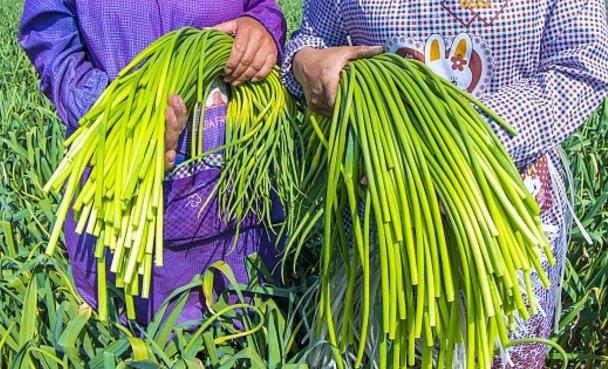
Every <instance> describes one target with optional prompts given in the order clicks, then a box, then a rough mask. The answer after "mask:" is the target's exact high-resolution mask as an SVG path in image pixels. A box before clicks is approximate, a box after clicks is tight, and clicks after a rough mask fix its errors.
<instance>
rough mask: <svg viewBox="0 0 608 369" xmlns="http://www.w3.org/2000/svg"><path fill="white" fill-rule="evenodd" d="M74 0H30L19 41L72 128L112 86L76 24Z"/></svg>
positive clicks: (26, 6)
mask: <svg viewBox="0 0 608 369" xmlns="http://www.w3.org/2000/svg"><path fill="white" fill-rule="evenodd" d="M75 13H76V12H75V6H74V4H73V2H72V0H26V1H25V5H24V11H23V17H22V19H21V24H20V25H19V41H20V42H21V46H22V47H23V49H24V50H25V52H26V53H27V55H28V57H29V58H30V60H31V61H32V63H33V64H34V66H35V67H36V70H37V71H38V73H39V75H40V89H41V90H42V92H44V94H46V95H47V96H48V97H49V98H50V99H51V100H52V101H53V103H54V104H55V106H56V108H57V113H58V114H59V117H60V118H61V119H62V120H63V121H64V122H65V123H66V124H67V126H68V131H73V130H74V129H75V128H76V127H77V126H78V120H79V119H80V118H81V117H82V116H83V115H84V114H85V113H86V112H87V111H88V110H89V109H90V108H91V106H92V105H93V104H94V103H95V100H97V98H98V97H99V96H100V95H101V93H102V92H103V90H104V89H105V88H106V86H107V85H108V76H107V75H106V73H104V72H103V71H101V70H99V69H97V68H95V67H94V66H93V65H92V63H91V62H90V60H89V57H88V55H87V51H86V47H85V45H84V44H83V42H82V37H81V35H80V32H79V30H78V26H77V23H76V14H75Z"/></svg>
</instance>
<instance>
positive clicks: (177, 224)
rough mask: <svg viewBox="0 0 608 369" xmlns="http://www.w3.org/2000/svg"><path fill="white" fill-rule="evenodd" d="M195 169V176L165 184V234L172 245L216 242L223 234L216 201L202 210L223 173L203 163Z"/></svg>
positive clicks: (165, 237) (167, 241)
mask: <svg viewBox="0 0 608 369" xmlns="http://www.w3.org/2000/svg"><path fill="white" fill-rule="evenodd" d="M195 166H196V167H195V169H194V170H193V172H194V174H192V175H190V176H185V177H179V178H177V179H172V180H167V181H165V183H164V189H163V190H164V206H165V209H164V210H165V212H164V216H163V232H164V240H165V243H167V244H169V245H180V244H187V243H192V242H194V241H200V240H204V239H210V238H214V237H217V235H218V233H219V232H220V228H221V227H220V224H221V222H220V219H219V217H218V212H217V202H216V201H215V199H213V200H212V201H211V202H209V203H208V204H207V206H206V207H205V208H204V209H202V207H203V205H204V204H205V202H206V201H207V198H208V197H209V194H210V193H212V191H213V188H214V186H215V184H216V183H217V179H218V176H219V174H220V169H219V168H214V167H207V166H205V165H204V164H203V163H201V164H197V165H195ZM201 209H202V211H201Z"/></svg>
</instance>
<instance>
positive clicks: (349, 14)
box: [282, 0, 608, 369]
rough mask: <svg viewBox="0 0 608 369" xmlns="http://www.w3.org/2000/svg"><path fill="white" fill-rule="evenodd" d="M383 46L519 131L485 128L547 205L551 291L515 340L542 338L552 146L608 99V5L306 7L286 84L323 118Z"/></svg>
mask: <svg viewBox="0 0 608 369" xmlns="http://www.w3.org/2000/svg"><path fill="white" fill-rule="evenodd" d="M349 45H350V46H349ZM353 45H354V46H353ZM384 50H386V51H387V52H391V53H397V54H399V55H402V56H404V57H411V58H416V59H418V60H420V61H422V62H424V63H425V64H427V65H429V66H430V67H431V68H432V69H433V70H434V71H435V72H436V73H438V74H439V75H441V76H442V77H444V78H447V79H448V80H450V81H451V82H452V83H454V84H455V85H457V86H459V87H460V88H462V89H464V90H466V91H468V92H469V93H471V94H472V95H474V96H476V97H478V98H479V99H481V100H482V101H483V102H484V103H485V104H486V105H487V106H488V107H490V108H491V109H492V110H494V111H495V112H496V113H498V114H499V115H500V116H502V117H503V118H504V119H505V120H506V121H507V122H509V123H511V124H512V125H513V126H514V127H515V128H517V129H518V130H519V132H520V135H518V136H516V137H510V136H509V135H508V134H506V133H505V132H504V131H503V130H501V129H499V127H497V126H496V124H495V123H494V122H492V121H488V124H490V125H491V126H492V127H493V128H494V129H495V131H496V133H497V135H498V136H499V138H500V139H501V140H502V142H503V144H504V146H505V147H506V149H507V150H508V152H509V154H510V155H511V157H512V159H513V161H514V162H515V163H516V165H517V166H518V168H520V170H521V173H522V177H523V178H524V182H525V184H526V186H527V187H528V189H529V190H530V191H531V192H532V194H533V195H534V196H535V197H536V199H537V201H538V202H539V205H540V206H541V208H542V210H543V213H542V221H543V229H544V231H545V233H546V234H547V237H548V238H549V240H550V241H551V244H552V248H553V252H554V254H555V257H556V259H557V261H558V262H557V263H556V265H555V266H554V267H550V266H549V265H548V263H547V262H546V261H545V262H544V265H543V266H544V268H545V269H546V271H547V273H548V275H549V277H550V280H551V286H552V287H551V288H550V289H548V290H547V289H544V288H543V287H542V286H541V283H540V281H539V280H538V278H536V281H535V286H538V288H535V294H536V295H537V296H536V297H537V299H538V302H539V304H540V307H541V313H540V314H538V315H536V316H534V317H533V318H532V319H531V320H530V321H528V322H525V323H522V324H520V325H519V326H518V328H517V329H516V330H515V331H514V332H513V333H512V338H513V339H517V338H523V337H549V336H550V335H551V328H552V322H553V319H554V316H555V311H556V305H557V304H558V300H559V286H560V278H561V276H562V270H563V268H564V262H565V260H566V252H567V247H568V240H569V233H570V231H571V222H570V218H571V214H570V212H569V210H568V206H569V204H568V199H567V196H566V193H567V191H566V185H565V180H564V176H563V174H562V172H563V170H566V169H567V168H566V167H565V166H562V165H561V161H562V160H560V156H561V155H560V148H559V147H560V144H561V143H562V142H563V141H564V140H566V139H567V138H568V137H569V136H570V135H571V134H572V133H573V132H574V131H575V130H576V129H577V128H578V127H579V126H580V125H581V124H583V123H584V122H585V121H586V119H587V118H588V117H589V116H590V115H591V114H592V112H593V111H594V110H595V109H596V108H597V107H598V105H599V104H600V103H601V102H602V101H603V100H604V99H605V97H606V95H608V26H607V22H606V10H605V4H604V1H603V0H534V1H532V0H485V1H473V0H467V1H463V0H426V1H413V0H412V1H396V0H391V1H389V0H305V5H304V15H303V21H302V25H301V26H300V28H299V29H298V30H297V31H296V32H295V33H294V35H293V37H292V39H291V41H290V42H289V43H288V44H287V47H286V50H285V53H284V56H283V62H282V71H283V81H284V83H285V84H286V85H287V87H288V88H289V90H290V91H291V92H292V93H293V94H294V95H296V96H298V97H300V98H305V99H306V101H307V103H308V105H309V107H310V108H311V109H312V110H313V111H315V112H317V113H320V114H325V115H330V114H331V112H332V109H333V105H334V102H335V96H336V89H337V87H338V84H339V75H340V71H341V70H342V69H343V67H344V66H345V64H346V63H347V62H348V61H349V60H353V59H357V58H364V57H369V56H371V55H374V54H377V53H380V52H383V51H384ZM546 355H547V349H546V347H544V346H543V345H539V344H529V345H524V346H519V347H516V348H513V349H510V350H509V355H508V357H509V360H507V361H508V362H506V363H504V364H505V365H506V366H507V367H510V368H527V369H540V368H544V362H545V358H546ZM501 365H502V364H501V363H500V359H498V358H497V359H496V360H495V367H497V368H498V367H501Z"/></svg>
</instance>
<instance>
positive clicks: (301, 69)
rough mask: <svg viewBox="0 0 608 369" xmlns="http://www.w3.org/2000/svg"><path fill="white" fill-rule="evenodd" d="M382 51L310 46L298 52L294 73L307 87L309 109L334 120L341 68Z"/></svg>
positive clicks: (305, 90)
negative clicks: (350, 62) (315, 47)
mask: <svg viewBox="0 0 608 369" xmlns="http://www.w3.org/2000/svg"><path fill="white" fill-rule="evenodd" d="M382 52H384V48H383V47H382V46H340V47H330V48H327V49H314V48H310V47H307V48H304V49H302V50H300V51H298V52H297V53H296V55H295V56H294V58H293V73H294V75H295V77H296V80H297V81H298V82H299V83H300V84H301V85H302V87H303V88H304V95H305V97H306V101H307V103H308V107H309V108H310V109H311V110H312V111H313V112H315V113H318V114H322V115H325V116H328V117H331V116H332V114H333V109H334V104H335V103H336V95H337V92H338V86H339V84H340V73H341V72H342V69H344V67H345V66H346V64H347V63H348V62H349V61H351V60H356V59H362V58H369V57H371V56H374V55H376V54H380V53H382Z"/></svg>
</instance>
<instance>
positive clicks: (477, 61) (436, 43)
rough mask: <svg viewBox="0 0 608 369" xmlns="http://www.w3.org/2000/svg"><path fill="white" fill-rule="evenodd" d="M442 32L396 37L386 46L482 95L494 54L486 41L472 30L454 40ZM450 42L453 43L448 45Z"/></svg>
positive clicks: (463, 87)
mask: <svg viewBox="0 0 608 369" xmlns="http://www.w3.org/2000/svg"><path fill="white" fill-rule="evenodd" d="M448 41H449V38H444V36H442V35H439V34H432V35H430V36H429V37H428V38H427V39H426V40H425V41H422V42H421V41H418V40H416V39H412V38H407V37H396V38H393V39H390V40H389V41H388V42H387V43H386V45H385V46H386V49H387V50H388V51H389V52H394V53H396V54H397V55H400V56H403V57H405V58H414V59H416V60H419V61H421V62H424V63H425V64H426V65H428V66H429V67H430V68H431V69H432V70H433V71H434V72H435V73H437V74H438V75H439V76H441V77H443V78H445V79H447V80H448V81H450V82H452V83H453V84H454V85H456V86H458V87H459V88H461V89H463V90H465V91H467V92H468V93H470V94H473V95H474V96H476V97H481V96H482V95H483V94H484V93H485V91H486V89H487V87H488V84H489V83H490V81H491V78H492V74H493V73H492V72H493V58H492V53H491V51H490V50H489V49H488V48H487V46H486V43H485V42H484V41H483V40H482V39H481V38H479V37H477V36H474V35H471V34H469V33H459V34H457V35H456V36H455V37H454V38H453V39H452V41H451V43H449V42H448ZM448 45H449V46H448Z"/></svg>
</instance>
